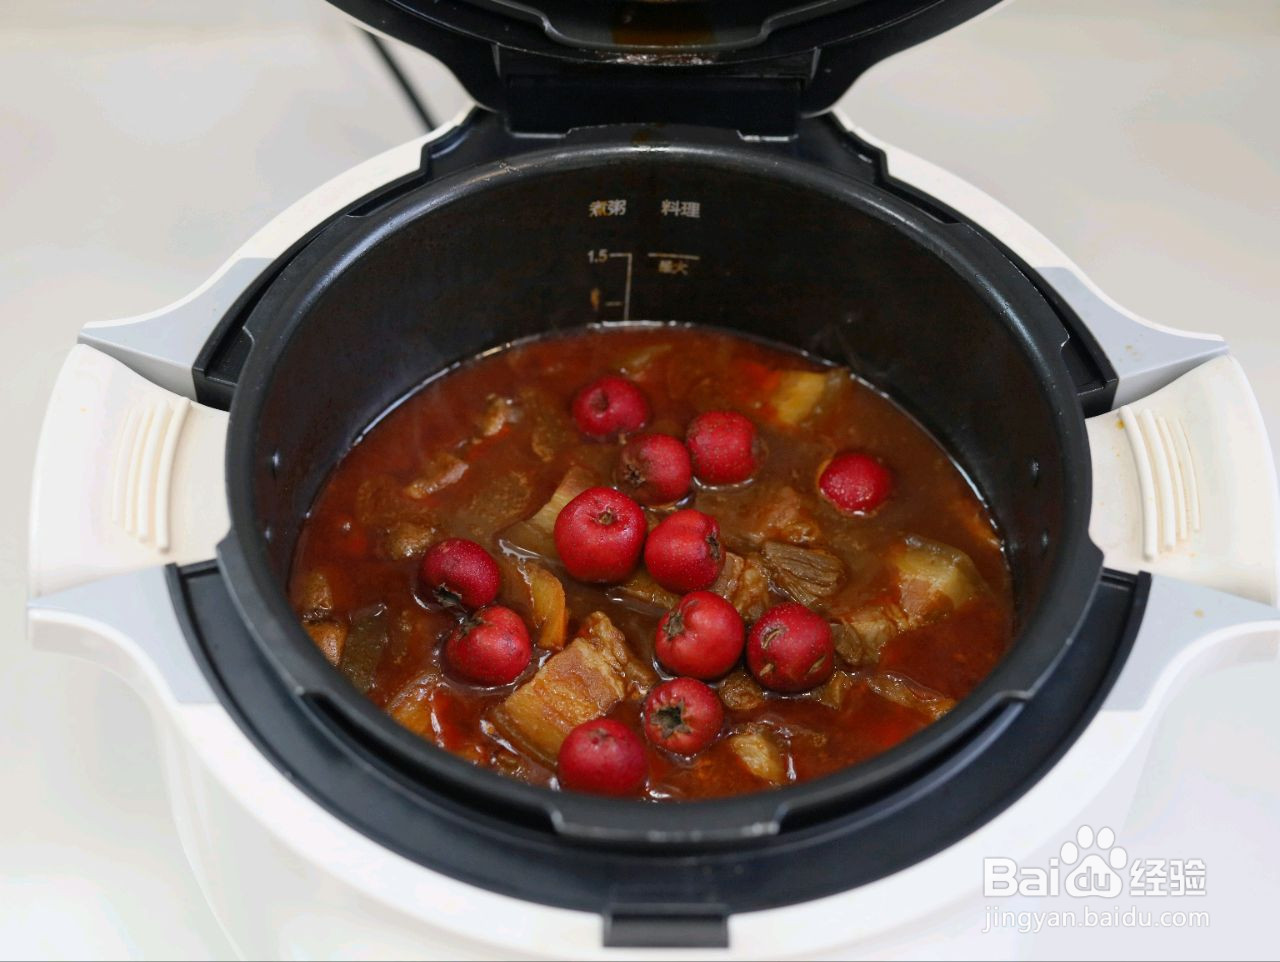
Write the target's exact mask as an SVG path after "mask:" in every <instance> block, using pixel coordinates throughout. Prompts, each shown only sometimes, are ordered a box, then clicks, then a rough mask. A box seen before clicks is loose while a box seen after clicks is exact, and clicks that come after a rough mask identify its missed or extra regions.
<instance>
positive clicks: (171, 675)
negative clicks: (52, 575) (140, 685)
mask: <svg viewBox="0 0 1280 962" xmlns="http://www.w3.org/2000/svg"><path fill="white" fill-rule="evenodd" d="M165 572H166V569H165V568H164V567H157V568H144V569H142V570H141V571H133V572H130V573H128V574H123V575H115V576H113V577H110V578H103V579H101V580H100V581H91V582H89V583H88V584H84V585H79V586H77V587H75V588H68V589H66V590H65V591H59V592H56V593H54V594H51V595H45V596H43V597H40V598H33V599H32V600H31V601H29V602H28V603H27V609H28V612H29V615H30V616H38V613H41V612H44V613H50V614H55V615H56V614H66V615H72V616H75V617H77V618H81V619H86V620H88V621H90V622H96V623H97V625H100V626H101V627H102V629H103V630H102V631H100V632H99V634H101V635H102V636H103V638H104V640H107V641H111V640H113V639H112V636H113V635H114V636H116V638H117V639H118V638H125V639H129V640H130V641H132V642H133V643H134V644H136V645H137V646H138V652H137V653H136V654H137V655H141V656H142V657H144V658H146V659H147V660H148V661H149V662H150V663H151V665H153V666H154V667H155V669H156V671H158V672H159V673H160V676H161V677H162V678H163V679H164V681H165V684H167V685H168V687H169V690H170V692H172V694H173V697H174V698H175V699H176V700H177V701H178V702H180V703H183V704H216V703H217V697H216V696H215V695H214V693H213V690H212V689H211V688H210V687H209V683H208V682H207V681H206V680H205V677H204V673H203V672H202V671H201V670H200V666H199V665H198V664H197V663H196V660H195V656H194V655H192V654H191V648H190V647H189V646H188V644H187V637H186V635H185V633H184V632H183V630H182V626H181V625H180V624H179V623H178V616H177V614H176V613H175V612H174V607H173V605H174V602H173V597H172V595H171V594H170V592H169V583H168V579H167V577H166V574H165ZM33 620H34V619H33ZM95 627H96V626H95ZM86 629H87V630H91V628H90V627H89V626H86ZM116 644H117V645H119V641H118V640H116Z"/></svg>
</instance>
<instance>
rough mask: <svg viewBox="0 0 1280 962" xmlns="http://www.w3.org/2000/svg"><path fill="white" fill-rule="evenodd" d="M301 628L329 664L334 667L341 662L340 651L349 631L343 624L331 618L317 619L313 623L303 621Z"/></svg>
mask: <svg viewBox="0 0 1280 962" xmlns="http://www.w3.org/2000/svg"><path fill="white" fill-rule="evenodd" d="M302 627H303V628H305V629H306V631H307V634H308V635H310V636H311V640H312V641H314V642H315V643H316V647H317V648H319V649H320V653H321V654H322V655H324V657H325V659H326V660H327V661H328V662H329V664H331V665H334V666H336V665H337V664H338V662H340V661H341V660H342V649H343V648H344V647H345V646H346V644H347V633H348V631H349V629H348V628H347V626H346V624H345V623H344V622H341V621H337V620H336V619H333V618H317V619H316V620H314V621H304V622H303V623H302Z"/></svg>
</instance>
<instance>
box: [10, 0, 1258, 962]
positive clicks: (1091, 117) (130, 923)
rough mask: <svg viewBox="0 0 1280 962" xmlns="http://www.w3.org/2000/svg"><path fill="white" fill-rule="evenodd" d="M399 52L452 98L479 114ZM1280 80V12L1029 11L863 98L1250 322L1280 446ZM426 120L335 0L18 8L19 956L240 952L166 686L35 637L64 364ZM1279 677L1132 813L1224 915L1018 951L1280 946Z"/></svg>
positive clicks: (135, 0)
mask: <svg viewBox="0 0 1280 962" xmlns="http://www.w3.org/2000/svg"><path fill="white" fill-rule="evenodd" d="M404 57H405V58H406V61H407V62H410V66H411V70H412V73H413V75H414V76H415V78H416V79H417V81H418V82H419V85H420V86H421V87H422V88H423V89H424V90H425V92H426V96H427V98H428V100H429V102H430V104H431V106H432V108H433V110H434V112H435V113H436V114H437V116H439V117H441V118H445V117H448V116H450V115H452V114H453V113H454V112H455V110H456V109H457V107H459V106H460V105H461V104H463V103H464V102H465V97H464V95H463V94H462V93H461V91H460V90H459V89H458V87H457V85H456V83H455V82H454V81H453V80H452V78H450V77H449V76H448V74H447V73H445V72H444V71H442V70H441V69H440V68H439V67H438V65H436V64H434V63H433V62H431V61H430V60H429V59H428V58H425V57H423V56H421V55H418V54H417V53H416V52H412V51H409V52H405V53H404ZM1277 89H1280V4H1277V3H1275V2H1248V0H1228V2H1225V3H1218V4H1206V3H1193V2H1190V0H1129V2H1126V3H1124V4H1116V3H1113V2H1107V0H1020V2H1018V3H1015V4H1013V5H1009V6H1006V7H1003V8H1001V9H1000V10H998V11H996V12H995V13H994V14H992V15H990V16H988V17H985V18H983V19H981V20H979V21H978V22H975V23H972V24H968V25H965V26H963V27H961V28H959V29H957V30H955V31H953V32H952V33H950V34H948V35H946V36H944V37H942V38H940V39H938V40H935V41H933V42H931V43H929V44H927V45H925V46H924V47H921V48H918V49H916V50H913V51H909V52H907V53H905V54H903V55H901V56H899V57H897V58H895V59H894V60H892V61H890V62H888V63H886V64H883V65H881V66H879V67H877V68H876V69H875V70H873V71H872V72H871V73H869V74H868V75H867V76H866V77H864V78H863V80H862V81H861V82H860V83H859V84H858V85H857V87H856V88H855V90H854V91H852V92H851V93H850V94H849V95H848V96H847V97H846V99H845V101H844V106H845V108H846V109H847V110H848V112H849V113H850V114H851V115H852V116H853V117H854V118H855V120H856V121H857V122H858V123H859V124H860V125H862V126H864V127H865V128H867V129H868V130H870V131H872V132H874V133H875V134H876V135H878V136H880V137H883V138H885V139H887V140H889V141H891V142H894V143H897V144H899V145H901V146H903V147H906V148H907V149H909V150H911V151H913V152H915V153H918V154H920V155H922V156H924V157H927V158H929V159H931V160H933V161H935V162H937V163H940V164H942V165H943V166H945V167H948V168H950V169H952V170H954V171H956V172H957V173H959V174H960V175H961V176H963V177H965V178H967V179H969V180H970V181H972V182H973V183H975V184H976V185H977V186H979V187H981V188H982V189H984V190H986V191H987V192H989V193H990V194H992V195H994V196H995V197H997V198H998V199H1000V200H1002V201H1003V202H1004V203H1006V204H1007V205H1008V206H1010V207H1011V208H1012V209H1014V210H1015V211H1017V212H1019V213H1020V214H1022V215H1023V216H1024V217H1025V218H1026V219H1027V220H1029V221H1030V222H1031V223H1033V224H1035V225H1036V226H1038V227H1039V228H1040V229H1041V230H1043V231H1044V232H1045V233H1046V234H1047V235H1048V236H1049V237H1051V238H1053V239H1054V240H1055V241H1056V242H1057V243H1058V244H1059V245H1060V246H1061V247H1062V248H1063V249H1064V250H1065V251H1066V252H1067V253H1068V254H1069V255H1071V256H1072V257H1073V258H1074V259H1075V260H1076V261H1077V262H1078V263H1079V264H1081V265H1082V266H1083V267H1084V268H1085V269H1086V271H1088V272H1089V273H1090V274H1091V275H1092V276H1093V277H1094V279H1095V280H1097V281H1098V282H1099V283H1100V285H1101V286H1102V287H1103V289H1105V290H1106V291H1107V292H1108V293H1109V294H1111V295H1112V296H1113V297H1115V298H1116V299H1117V300H1119V301H1120V302H1122V303H1124V304H1125V305H1127V306H1129V307H1130V308H1132V309H1134V310H1136V311H1138V312H1139V313H1140V314H1143V315H1145V316H1148V317H1150V318H1152V319H1155V320H1158V321H1160V322H1161V323H1164V324H1167V325H1171V326H1175V327H1185V328H1190V329H1199V330H1209V331H1216V332H1219V333H1222V334H1224V335H1226V336H1227V337H1228V338H1229V340H1230V341H1231V343H1232V345H1233V348H1234V350H1235V353H1236V354H1237V356H1238V357H1239V358H1240V359H1241V362H1242V363H1243V364H1244V367H1245V369H1246V371H1247V372H1248V374H1249V375H1250V377H1251V379H1252V381H1253V384H1254V387H1255V389H1256V390H1257V393H1258V395H1259V398H1260V400H1261V402H1262V405H1263V409H1264V412H1265V415H1266V417H1267V419H1268V423H1269V425H1270V427H1271V430H1272V432H1273V436H1277V437H1280V330H1278V329H1277V323H1276V322H1277V305H1278V304H1280V266H1278V265H1280V230H1278V228H1280V110H1278V109H1277V107H1276V103H1275V91H1276V90H1277ZM418 132H419V131H418V127H417V122H416V119H415V118H414V116H413V115H412V114H411V113H410V112H409V110H408V109H407V107H406V106H405V104H404V102H403V101H402V100H401V99H400V98H399V96H398V93H397V92H396V91H395V90H394V88H393V87H392V86H391V84H390V81H389V80H388V78H387V76H386V75H385V74H384V73H383V72H382V71H381V69H380V67H379V65H378V64H377V62H376V61H375V59H374V57H373V55H372V53H371V52H370V50H369V49H368V47H367V46H366V45H365V43H364V42H363V41H362V40H361V39H360V38H359V37H357V36H356V35H355V34H354V33H353V31H352V28H351V27H350V26H349V25H348V24H347V23H346V22H345V21H343V20H342V19H341V18H340V17H339V16H338V15H337V14H336V13H334V12H333V11H332V9H331V8H329V7H328V6H327V5H326V4H323V3H321V2H320V0H273V2H272V3H270V4H264V3H261V2H256V0H223V2H220V3H218V4H209V3H204V2H200V0H169V2H167V3H165V4H154V3H148V2H147V0H113V2H111V3H107V2H105V0H8V2H7V3H6V4H4V5H3V7H2V8H0V149H2V153H0V211H3V221H2V223H3V230H0V311H2V313H0V336H2V337H3V350H4V352H5V355H6V356H8V357H9V358H10V359H11V361H10V363H11V365H12V366H11V368H10V371H9V373H8V374H7V375H6V376H5V377H4V378H3V379H2V380H0V423H3V424H4V425H5V428H4V430H5V438H6V441H7V444H8V447H9V451H10V454H9V457H8V459H7V460H8V462H9V467H8V469H7V470H5V471H3V472H0V512H2V514H0V729H2V730H3V732H4V735H3V739H2V740H0V746H3V748H2V749H0V751H2V752H3V755H2V756H0V762H2V765H3V767H2V768H0V771H3V773H4V775H3V778H4V790H3V792H0V825H3V826H4V827H3V830H2V831H0V956H3V957H13V958H30V957H38V958H76V957H85V956H89V957H121V958H175V957H176V958H198V957H228V956H231V955H232V954H233V949H232V947H231V945H230V944H229V943H228V942H227V940H226V939H225V937H224V936H223V935H222V934H221V932H220V930H219V928H218V926H217V923H216V921H215V920H214V919H213V918H212V916H211V914H210V912H209V910H208V908H207V907H206V906H205V903H204V901H203V899H202V898H201V896H200V893H199V890H198V888H197V886H196V884H195V882H194V880H193V878H192V876H191V874H190V872H189V871H188V869H187V867H186V863H185V860H184V857H183V855H182V852H181V850H180V848H179V846H178V843H177V839H176V836H175V833H174V829H173V826H172V822H171V820H170V816H169V811H168V805H167V801H166V799H165V797H164V788H163V784H162V780H161V777H160V775H159V769H158V758H157V753H156V743H155V739H154V737H153V735H152V734H151V730H150V726H149V723H148V720H147V718H146V716H145V711H144V709H143V708H142V705H141V703H140V702H139V701H138V700H137V699H136V698H135V697H134V696H133V694H132V693H131V692H130V691H129V690H128V689H127V688H126V687H125V686H124V685H123V684H121V683H120V682H118V681H116V680H115V679H113V678H110V677H107V676H104V675H102V674H101V673H99V672H98V671H97V670H96V669H94V668H91V667H90V666H88V665H84V664H79V663H75V662H71V661H68V660H65V659H60V658H56V657H53V656H46V655H38V654H35V653H32V652H31V651H30V649H29V647H28V645H27V642H26V640H25V630H24V624H23V613H22V603H23V600H24V596H25V575H24V571H25V561H24V554H25V549H24V544H25V538H26V500H27V496H28V492H29V474H30V465H31V459H32V454H33V451H34V444H35V437H36V433H37V430H38V424H39V418H40V416H41V413H42V410H43V406H44V403H45V399H46V397H47V394H48V391H49V388H50V386H51V384H52V381H53V377H54V375H55V373H56V371H57V368H58V365H59V363H60V361H61V357H62V355H63V353H64V352H65V350H66V349H67V348H68V347H69V345H70V344H71V343H72V342H73V340H74V337H75V334H76V331H77V330H78V329H79V327H80V326H81V325H82V324H83V323H84V322H86V321H91V320H102V319H106V318H111V317H118V316H127V315H130V314H134V313H138V312H141V311H144V310H149V309H151V308H154V307H157V306H159V305H161V304H163V303H166V302H168V301H170V300H173V299H175V298H176V297H179V296H181V295H182V294H184V293H185V292H186V291H188V290H189V289H190V288H192V287H194V286H195V285H196V284H198V283H199V282H200V281H201V280H203V279H204V277H205V276H207V275H208V274H209V273H210V272H211V271H212V270H213V269H214V268H215V267H216V266H217V265H218V264H219V263H220V262H221V261H222V259H223V258H224V257H225V256H226V255H227V254H228V253H230V251H232V250H233V249H234V248H235V247H236V246H237V245H238V244H239V243H240V242H241V241H242V240H243V239H244V238H245V237H247V236H248V234H249V233H251V232H252V230H253V229H254V228H256V227H257V226H259V225H260V224H261V223H263V222H264V221H266V220H267V219H268V218H269V217H270V216H271V215H272V214H274V213H275V212H277V211H278V210H280V209H281V208H283V207H284V206H285V205H286V204H287V203H288V202H289V201H291V200H293V199H294V198H296V197H298V196H300V195H301V194H303V193H305V192H306V191H307V190H309V189H310V188H311V187H313V186H314V185H316V184H318V183H320V182H321V181H323V180H324V179H326V178H327V177H329V176H331V175H332V174H335V173H337V172H339V171H341V170H343V169H344V168H346V167H348V166H350V165H351V164H353V163H355V162H357V161H359V160H361V159H363V158H365V157H367V156H369V155H371V154H373V153H375V152H377V151H379V150H381V149H383V148H385V147H388V146H391V145H393V144H395V143H398V142H400V141H403V140H405V139H407V138H409V137H411V136H413V135H415V134H416V133H418ZM1278 695H1280V665H1274V664H1273V665H1262V666H1254V667H1250V668H1245V669H1233V670H1230V671H1227V672H1222V673H1220V674H1217V675H1213V676H1210V677H1207V678H1204V679H1202V680H1199V681H1197V682H1195V683H1193V684H1192V685H1191V686H1190V687H1188V688H1187V689H1185V690H1184V691H1183V692H1182V693H1181V694H1180V695H1179V696H1178V697H1177V698H1176V699H1175V700H1174V701H1173V702H1172V703H1171V704H1170V706H1169V709H1168V713H1167V715H1166V717H1165V719H1164V721H1163V723H1162V725H1161V728H1160V731H1159V733H1158V735H1157V737H1156V743H1155V747H1154V749H1153V751H1152V754H1151V757H1150V760H1149V763H1148V765H1147V768H1146V769H1145V771H1144V772H1143V774H1142V781H1141V786H1140V793H1139V797H1138V801H1137V804H1136V806H1135V808H1134V811H1133V812H1132V813H1131V816H1130V818H1129V819H1128V821H1126V822H1125V823H1124V824H1123V825H1122V826H1121V825H1116V828H1117V831H1118V832H1119V834H1120V835H1121V838H1122V841H1123V842H1124V843H1125V844H1127V845H1128V846H1129V847H1130V848H1131V849H1134V850H1138V849H1141V850H1143V851H1147V852H1161V853H1165V854H1168V855H1170V856H1174V855H1180V856H1198V857H1201V858H1204V859H1205V860H1206V861H1207V862H1208V864H1209V866H1210V873H1211V878H1212V884H1213V885H1214V886H1216V887H1217V891H1216V892H1215V895H1216V896H1217V897H1216V898H1215V899H1214V916H1213V927H1212V931H1211V932H1209V933H1198V934H1188V933H1185V932H1176V931H1165V932H1150V933H1145V934H1144V935H1143V936H1142V937H1140V938H1139V937H1135V936H1133V934H1132V933H1126V934H1124V935H1123V936H1117V937H1110V936H1107V935H1106V933H1101V934H1099V933H1092V934H1089V933H1085V934H1080V933H1077V934H1075V935H1071V934H1061V933H1059V934H1057V935H1054V934H1048V935H1045V936H1043V937H1037V938H1036V939H1035V940H1026V941H1024V942H1022V943H1020V944H1019V945H1018V947H1017V951H1018V952H1019V953H1020V954H1023V955H1026V956H1029V957H1030V956H1034V957H1054V956H1059V955H1062V956H1070V955H1073V954H1075V953H1077V952H1081V951H1090V952H1098V951H1100V952H1102V953H1103V954H1104V955H1107V954H1115V953H1116V952H1118V951H1120V950H1121V949H1123V951H1124V953H1125V954H1126V955H1131V956H1134V957H1138V956H1145V955H1153V956H1159V955H1163V956H1168V957H1175V956H1178V957H1181V956H1187V957H1190V956H1196V955H1201V954H1208V953H1218V957H1224V956H1228V957H1229V956H1231V955H1252V956H1263V955H1266V954H1267V953H1268V952H1274V947H1275V945H1276V939H1275V935H1274V928H1273V920H1274V915H1275V904H1276V900H1277V897H1280V860H1277V859H1276V857H1275V854H1276V852H1277V851H1280V845H1277V842H1280V709H1278V708H1277V702H1278V701H1280V699H1278V697H1277V696H1278ZM995 950H996V949H995V946H994V944H993V951H995ZM936 951H937V952H938V953H939V954H946V953H945V946H938V947H937V948H936ZM1000 951H1003V950H1002V949H1001V950H1000Z"/></svg>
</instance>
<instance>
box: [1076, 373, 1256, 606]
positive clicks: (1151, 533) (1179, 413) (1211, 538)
mask: <svg viewBox="0 0 1280 962" xmlns="http://www.w3.org/2000/svg"><path fill="white" fill-rule="evenodd" d="M1088 429H1089V446H1090V449H1091V451H1092V457H1093V485H1094V492H1093V514H1092V517H1091V520H1090V524H1089V534H1090V536H1091V537H1092V538H1093V540H1094V542H1095V543H1096V544H1097V545H1098V547H1099V548H1101V549H1102V551H1103V553H1104V554H1105V556H1106V564H1107V565H1108V566H1110V567H1112V568H1117V569H1120V570H1122V571H1131V572H1136V571H1150V572H1152V573H1154V574H1162V575H1168V576H1171V577H1174V578H1179V579H1181V580H1183V581H1189V582H1192V583H1194V584H1198V585H1205V586H1207V587H1210V588H1215V589H1218V590H1219V591H1226V592H1231V593H1232V594H1236V595H1240V596H1241V597H1244V598H1251V599H1253V600H1254V601H1259V602H1263V603H1265V604H1274V603H1275V602H1276V598H1277V544H1280V503H1278V499H1280V495H1278V493H1277V487H1276V472H1275V462H1274V460H1273V459H1272V455H1271V445H1270V443H1269V441H1268V439H1267V432H1266V427H1265V426H1264V424H1263V421H1262V412H1261V411H1259V409H1258V402H1257V399H1256V398H1255V397H1254V394H1253V391H1252V389H1251V388H1250V387H1249V382H1248V380H1247V379H1246V378H1245V375H1244V371H1243V370H1242V369H1241V367H1240V365H1239V363H1238V362H1237V361H1236V360H1235V359H1234V358H1232V357H1229V356H1223V357H1219V358H1215V359H1214V360H1212V361H1209V362H1207V363H1205V364H1202V365H1201V366H1200V367H1198V368H1196V369H1195V370H1193V371H1192V372H1191V373H1189V374H1184V375H1183V376H1182V377H1180V378H1178V379H1177V380H1176V381H1174V382H1173V383H1172V384H1170V385H1168V386H1167V387H1165V388H1162V389H1161V390H1159V391H1157V392H1155V393H1154V394H1152V395H1150V396H1148V397H1145V398H1143V399H1142V400H1140V401H1134V402H1132V403H1129V404H1126V405H1124V406H1123V407H1121V408H1120V409H1119V410H1116V411H1112V412H1110V413H1108V414H1104V415H1100V416H1098V417H1095V418H1091V419H1090V420H1089V422H1088Z"/></svg>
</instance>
